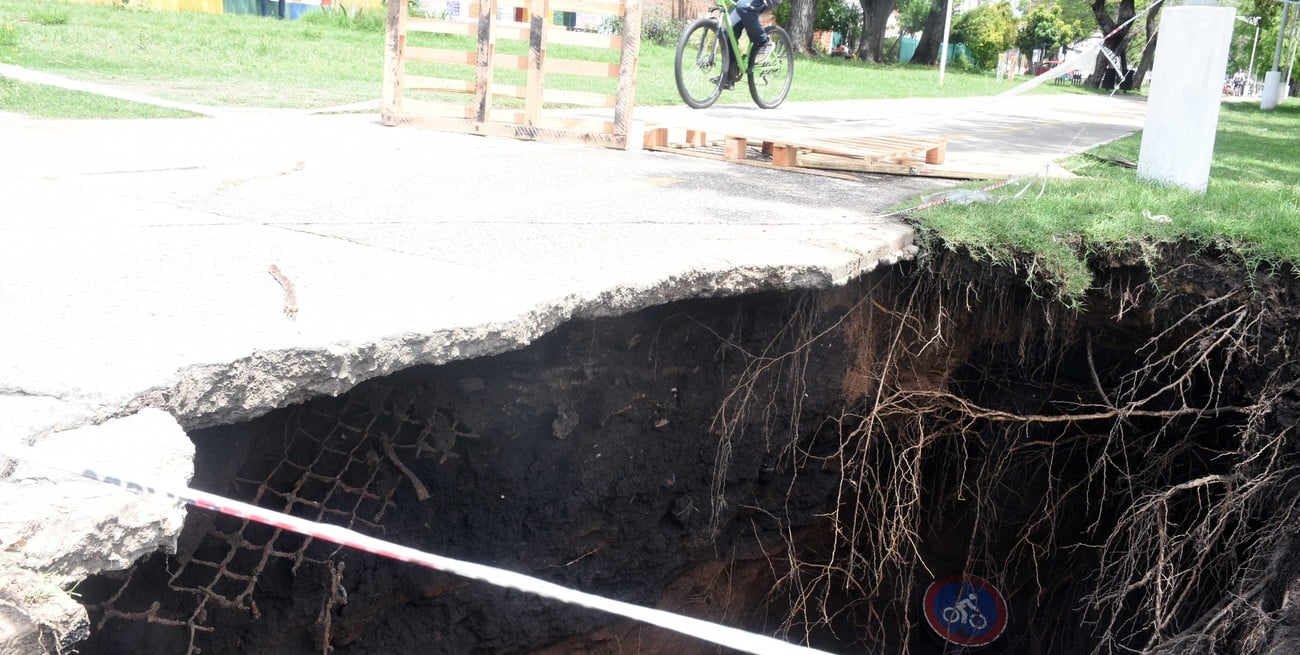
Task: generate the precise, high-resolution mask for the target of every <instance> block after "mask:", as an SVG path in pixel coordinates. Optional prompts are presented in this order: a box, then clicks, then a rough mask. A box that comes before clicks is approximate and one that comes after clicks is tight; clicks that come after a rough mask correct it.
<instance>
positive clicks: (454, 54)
mask: <svg viewBox="0 0 1300 655" xmlns="http://www.w3.org/2000/svg"><path fill="white" fill-rule="evenodd" d="M405 53H406V60H407V61H428V62H433V63H435V64H465V65H468V66H473V65H474V63H475V61H476V60H477V59H478V53H476V52H470V51H468V50H438V49H436V48H423V47H420V46H413V45H408V46H406V50H405Z"/></svg>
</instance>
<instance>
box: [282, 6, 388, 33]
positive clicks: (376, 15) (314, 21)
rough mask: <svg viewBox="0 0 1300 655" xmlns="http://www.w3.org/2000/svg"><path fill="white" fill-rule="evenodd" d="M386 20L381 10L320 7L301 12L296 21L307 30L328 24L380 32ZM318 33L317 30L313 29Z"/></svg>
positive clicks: (361, 30)
mask: <svg viewBox="0 0 1300 655" xmlns="http://www.w3.org/2000/svg"><path fill="white" fill-rule="evenodd" d="M386 22H387V15H386V14H385V12H383V11H378V10H367V9H348V8H346V7H322V8H320V9H313V10H311V11H308V12H305V13H303V15H302V16H300V17H299V18H298V23H299V24H301V25H303V26H304V27H306V28H309V29H308V30H304V33H309V32H311V31H313V30H311V29H310V28H319V27H322V26H327V25H328V26H330V27H335V28H342V29H348V30H357V31H359V32H380V33H382V32H383V31H384V27H385V24H386ZM315 34H316V35H319V30H315Z"/></svg>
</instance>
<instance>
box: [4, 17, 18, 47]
mask: <svg viewBox="0 0 1300 655" xmlns="http://www.w3.org/2000/svg"><path fill="white" fill-rule="evenodd" d="M0 48H13V49H17V48H18V27H17V26H16V25H14V24H13V23H10V22H9V21H0Z"/></svg>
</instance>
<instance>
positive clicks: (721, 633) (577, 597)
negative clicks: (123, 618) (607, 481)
mask: <svg viewBox="0 0 1300 655" xmlns="http://www.w3.org/2000/svg"><path fill="white" fill-rule="evenodd" d="M0 457H7V458H10V459H14V460H19V461H24V462H28V463H31V464H37V465H39V466H42V467H45V468H49V469H53V470H57V471H62V472H65V473H70V474H73V475H79V476H81V477H84V478H88V479H90V480H95V481H97V482H103V483H105V484H111V485H114V486H117V487H121V488H123V489H126V490H128V491H132V492H135V493H137V494H141V495H145V496H152V497H157V498H166V499H169V500H172V501H178V502H181V503H184V504H186V505H191V506H193V507H198V508H201V509H206V510H211V511H215V512H219V513H221V514H225V515H227V516H232V517H236V518H240V519H245V520H249V521H255V522H257V523H262V524H264V525H268V526H271V527H275V528H280V529H282V530H289V531H292V532H296V533H298V534H302V535H305V536H309V537H314V538H317V539H322V540H324V541H328V542H331V543H335V544H339V545H341V546H347V547H350V548H355V549H357V550H362V551H365V552H368V553H373V554H375V555H379V556H380V557H385V558H388V559H393V560H397V561H400V562H409V563H411V564H417V565H420V566H423V567H425V568H429V569H434V570H437V571H444V572H447V573H452V574H455V575H459V576H461V577H465V578H470V579H473V580H480V581H482V582H487V583H489V584H492V585H495V586H498V587H506V588H510V589H517V590H519V591H523V592H526V593H531V594H535V595H538V596H542V597H543V598H550V599H552V600H558V601H561V602H564V603H568V604H571V605H580V606H583V607H588V608H591V609H595V610H600V611H602V612H608V613H610V614H616V615H618V616H622V617H624V618H629V619H633V620H636V621H641V622H644V623H649V624H651V625H656V626H659V627H661V628H665V629H667V630H672V631H674V632H678V633H681V634H684V635H688V636H691V637H695V638H697V639H701V640H704V641H708V642H712V643H715V644H718V645H721V646H726V647H727V648H732V649H736V650H741V651H744V652H746V653H752V654H753V655H830V653H827V652H826V651H821V650H816V649H813V648H808V647H805V646H798V645H795V644H790V643H787V642H784V641H781V640H779V639H775V638H773V637H768V636H766V635H760V634H756V633H752V632H746V631H744V630H740V629H738V628H732V627H728V626H724V625H719V624H717V623H712V622H709V621H704V620H702V619H695V618H691V617H688V616H682V615H680V614H674V613H672V612H667V611H664V610H658V609H652V608H648V607H642V606H640V605H633V604H631V603H626V602H623V601H618V600H613V599H610V598H605V597H603V596H597V595H595V594H590V593H587V592H583V591H577V590H575V589H570V588H568V587H564V586H561V585H558V584H555V583H553V582H547V581H545V580H541V579H539V578H535V577H532V576H529V575H524V574H522V573H516V572H514V571H507V570H505V569H499V568H494V567H491V566H485V565H483V564H475V563H473V562H466V561H463V560H457V559H452V558H449V557H443V556H441V555H435V554H432V553H426V552H423V551H420V550H417V549H415V548H410V547H408V546H402V545H400V544H395V543H392V542H388V541H384V540H382V539H377V538H375V537H371V536H369V535H365V534H362V533H360V532H356V531H354V530H349V529H347V528H344V527H342V526H337V525H331V524H328V523H318V522H315V521H309V520H307V519H302V518H299V517H296V516H291V515H288V514H283V513H281V512H276V511H272V510H269V509H266V508H264V507H258V506H257V505H251V504H249V503H244V502H241V501H238V500H233V499H230V498H226V497H224V496H219V495H217V494H212V493H208V492H205V491H199V490H198V489H193V488H190V487H173V486H171V485H166V484H160V483H154V482H151V481H146V480H142V479H137V478H133V477H127V476H117V475H114V474H112V473H105V472H100V471H97V470H95V469H92V468H83V469H81V470H76V469H75V468H73V467H71V466H68V465H66V464H63V463H62V462H59V461H55V460H54V459H53V458H50V457H47V456H46V455H45V454H43V453H41V452H40V451H38V450H36V449H33V448H30V447H27V446H20V445H12V444H11V445H0Z"/></svg>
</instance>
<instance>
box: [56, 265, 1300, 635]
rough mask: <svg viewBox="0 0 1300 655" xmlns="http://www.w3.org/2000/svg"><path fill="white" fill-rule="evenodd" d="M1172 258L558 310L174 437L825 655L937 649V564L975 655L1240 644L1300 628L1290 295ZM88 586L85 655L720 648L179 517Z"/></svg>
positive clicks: (301, 488) (390, 530)
mask: <svg viewBox="0 0 1300 655" xmlns="http://www.w3.org/2000/svg"><path fill="white" fill-rule="evenodd" d="M1166 261H1170V262H1172V263H1171V264H1170V266H1169V267H1168V269H1167V270H1162V271H1154V272H1153V271H1149V270H1146V269H1145V268H1143V267H1141V266H1140V265H1138V264H1136V263H1131V262H1130V263H1127V264H1126V263H1124V262H1121V261H1115V262H1107V263H1104V264H1099V266H1103V267H1104V270H1102V271H1101V276H1102V277H1101V284H1100V285H1099V288H1098V290H1097V291H1096V292H1095V293H1094V294H1093V295H1092V296H1091V297H1090V298H1089V301H1088V308H1089V309H1088V310H1087V311H1086V312H1085V313H1082V314H1074V313H1070V312H1069V311H1067V310H1065V309H1063V308H1062V307H1060V306H1058V305H1055V304H1053V303H1051V302H1048V301H1043V300H1040V299H1037V298H1035V297H1034V296H1033V294H1031V293H1030V291H1029V290H1028V289H1027V288H1026V287H1025V285H1024V283H1023V281H1022V280H1020V279H1019V278H1018V277H1016V276H1015V275H1014V274H1012V273H1011V272H1010V271H1005V270H992V271H990V270H987V269H985V268H983V267H981V266H980V265H977V264H975V263H973V262H971V261H970V260H968V259H966V258H964V257H962V256H961V255H958V254H952V255H945V256H942V257H940V258H939V259H936V260H933V261H930V262H927V263H926V264H925V266H924V267H918V266H916V265H907V266H900V267H896V268H895V269H893V270H890V271H884V272H878V273H877V274H873V275H871V276H868V277H867V278H865V279H862V280H859V281H858V282H856V283H854V284H852V285H850V286H849V287H847V288H843V289H836V290H832V291H829V292H825V293H808V294H775V293H767V294H755V295H750V296H745V297H740V298H733V299H723V300H697V301H691V302H683V303H676V304H673V305H669V306H662V307H655V308H651V309H647V310H644V311H641V312H638V313H636V314H633V315H629V316H624V317H619V318H611V319H601V320H595V321H574V322H572V323H569V324H567V325H565V326H563V327H562V328H560V329H558V330H556V331H555V332H554V333H552V334H550V335H548V336H546V337H545V338H543V339H541V340H539V341H538V342H536V343H535V344H533V345H531V346H529V347H528V348H525V349H523V350H519V351H516V352H512V353H507V354H503V355H499V356H495V357H489V358H481V359H474V360H469V361H462V362H457V363H453V364H449V365H445V366H438V367H420V368H414V369H410V370H406V371H402V372H400V373H398V374H395V375H392V376H388V377H385V378H381V379H376V380H372V381H370V382H367V383H365V384H362V385H360V386H359V387H357V388H356V389H354V390H352V391H351V392H349V393H348V394H345V395H344V396H341V397H338V398H318V399H316V400H313V401H311V402H309V403H307V404H305V405H303V406H297V407H290V408H286V409H283V410H279V411H276V412H273V413H272V414H269V415H267V416H264V417H262V418H259V419H257V420H255V421H252V422H250V423H246V424H241V425H234V426H225V427H220V428H213V429H207V430H201V431H197V432H195V433H194V434H193V435H192V437H193V439H194V441H195V444H196V445H197V447H198V459H197V468H198V474H197V476H196V479H195V482H194V485H195V486H196V487H199V488H203V489H207V490H211V491H216V492H220V493H224V494H228V495H230V496H232V497H236V498H240V499H243V500H248V501H253V502H257V503H259V504H261V505H264V506H268V507H274V508H276V509H282V510H285V511H289V512H291V513H294V514H296V515H299V516H305V517H309V518H313V519H319V520H323V521H328V522H332V523H338V524H343V525H349V526H350V527H353V528H355V529H357V530H359V531H362V532H366V533H369V534H374V535H376V536H380V537H382V538H385V539H388V540H391V541H394V542H398V543H401V544H405V545H409V546H414V547H417V548H420V549H424V550H427V551H431V552H434V553H438V554H441V555H446V556H451V557H456V558H461V559H466V560H471V561H474V562H480V563H484V564H490V565H496V566H502V567H505V568H508V569H512V570H516V571H521V572H525V573H528V574H531V575H535V576H538V577H541V578H544V579H547V580H551V581H554V582H557V583H560V584H564V585H568V586H571V587H574V588H577V589H581V590H584V591H590V592H594V593H598V594H602V595H607V596H611V597H614V598H618V599H621V600H626V601H630V602H634V603H638V604H644V605H652V606H658V607H663V608H666V609H671V610H674V611H681V612H684V613H687V614H690V615H693V616H698V617H702V618H709V619H713V620H718V621H721V622H724V623H726V624H728V625H734V626H738V627H743V628H747V629H752V630H756V631H762V632H766V633H769V634H779V635H781V636H783V637H785V638H788V639H790V640H805V639H806V640H807V641H808V642H810V643H811V644H812V645H814V646H817V647H820V648H824V649H827V650H831V651H835V652H860V651H863V650H864V649H865V650H869V651H871V652H891V653H901V652H907V653H913V654H917V655H928V654H932V653H933V654H937V653H942V652H957V651H956V650H954V647H951V646H947V647H945V645H944V642H942V641H940V640H939V639H938V638H937V637H936V636H935V635H934V634H933V632H932V631H931V630H930V629H929V628H928V627H927V626H926V625H925V622H924V620H923V619H922V618H921V615H920V605H921V596H922V594H923V593H924V590H925V587H926V586H927V585H928V584H929V583H930V581H931V580H933V579H935V578H939V577H944V576H947V575H951V574H954V573H962V572H965V573H971V574H977V575H981V576H983V577H985V578H988V579H990V580H992V581H994V582H995V583H996V584H997V585H999V587H1000V588H1001V590H1002V593H1003V594H1004V595H1005V596H1006V597H1007V601H1008V606H1009V615H1010V616H1009V621H1008V626H1007V628H1006V632H1005V634H1003V636H1002V637H1001V638H1000V639H999V640H997V641H996V642H994V644H993V645H992V646H989V647H987V648H985V649H982V650H983V652H985V653H1003V652H1005V653H1022V652H1023V653H1054V654H1070V653H1080V654H1083V653H1091V652H1094V651H1096V650H1100V651H1101V652H1107V651H1117V650H1118V649H1121V648H1137V649H1142V648H1147V649H1150V650H1153V651H1158V650H1159V649H1160V648H1163V647H1168V648H1169V649H1170V650H1169V652H1206V653H1211V652H1213V653H1219V652H1223V653H1232V652H1242V653H1245V652H1265V651H1264V650H1261V649H1263V648H1265V647H1266V646H1268V645H1273V646H1276V645H1277V644H1279V643H1283V644H1284V645H1285V643H1287V642H1285V639H1286V636H1285V635H1286V634H1288V633H1287V632H1286V630H1289V629H1291V626H1292V625H1294V626H1295V629H1296V630H1300V621H1296V619H1297V618H1300V617H1296V616H1295V614H1296V609H1295V607H1294V606H1293V604H1294V603H1295V602H1297V600H1300V598H1290V600H1288V585H1290V587H1296V585H1295V584H1294V581H1295V580H1296V579H1300V571H1296V570H1295V569H1294V567H1295V564H1294V563H1295V562H1296V561H1300V546H1297V542H1296V540H1295V536H1296V533H1297V530H1296V526H1297V525H1298V522H1300V513H1298V512H1297V501H1296V500H1295V499H1296V498H1297V497H1300V483H1298V482H1297V477H1298V476H1296V475H1294V474H1293V473H1291V469H1290V468H1288V467H1294V466H1300V447H1298V446H1297V435H1296V434H1294V426H1295V425H1296V423H1297V421H1298V420H1300V394H1298V393H1297V390H1296V381H1297V380H1300V364H1297V360H1296V357H1295V354H1294V348H1295V344H1296V343H1297V342H1298V340H1300V320H1298V316H1297V313H1298V310H1300V291H1298V289H1300V287H1298V286H1297V285H1296V284H1295V279H1294V277H1290V276H1289V273H1283V274H1280V275H1279V276H1278V277H1264V276H1257V277H1255V278H1252V279H1246V278H1245V277H1244V276H1243V274H1242V273H1240V272H1239V270H1240V269H1239V268H1238V267H1236V266H1234V265H1228V264H1224V263H1221V262H1219V261H1216V260H1214V259H1209V258H1205V257H1199V258H1197V259H1195V260H1194V261H1193V260H1190V258H1186V260H1185V257H1184V254H1181V253H1169V256H1168V257H1167V258H1166ZM1166 356H1167V357H1166ZM1162 357H1165V359H1162ZM1066 416H1072V417H1076V418H1071V419H1069V420H1065V419H1063V418H1062V417H1066ZM1047 417H1055V418H1047ZM1216 476H1217V477H1216ZM1207 479H1212V480H1213V481H1212V482H1209V483H1197V485H1194V486H1186V485H1188V484H1189V483H1190V482H1193V481H1200V480H1207ZM417 485H418V486H417ZM1184 487H1186V488H1184ZM1161 494H1167V496H1161ZM422 496H425V498H424V499H422V498H421V497H422ZM1152 498H1157V499H1160V498H1163V500H1161V501H1160V502H1157V503H1155V504H1154V505H1153V504H1152V503H1151V500H1152ZM1148 510H1149V511H1148ZM1214 525H1220V526H1229V527H1230V528H1231V529H1225V530H1218V531H1217V532H1216V531H1214V530H1209V531H1207V527H1213V526H1214ZM1153 535H1154V536H1158V537H1159V539H1156V540H1155V541H1151V542H1149V541H1146V539H1148V538H1151V537H1152V536H1153ZM1160 544H1163V546H1160ZM1161 548H1164V549H1165V550H1161ZM1151 550H1155V551H1158V552H1156V553H1154V554H1153V553H1151V552H1149V551H1151ZM1278 553H1281V556H1278V555H1277V554H1278ZM1270 566H1271V568H1270ZM1149 572H1154V573H1153V574H1152V575H1148V573H1149ZM1159 576H1168V578H1169V579H1168V580H1165V581H1164V582H1161V583H1159V584H1155V583H1152V582H1151V579H1152V578H1159ZM1144 578H1145V579H1144ZM1116 590H1118V591H1116ZM78 591H79V592H80V593H81V594H82V596H81V597H82V600H83V602H85V603H86V604H87V606H88V607H89V608H90V610H91V618H92V625H93V626H94V629H93V630H92V635H91V637H90V638H89V639H88V640H87V641H86V642H84V643H83V644H81V646H80V652H82V653H124V652H135V653H182V654H183V653H186V652H187V651H189V652H202V653H207V654H209V655H210V654H214V653H277V654H278V653H284V654H292V653H326V652H332V653H336V654H345V653H368V654H378V653H411V652H438V653H557V654H558V653H593V654H594V653H624V652H632V653H675V654H689V653H716V652H719V649H717V648H716V647H714V646H711V645H708V644H704V643H702V642H698V641H694V640H692V639H690V638H687V637H682V636H679V635H675V634H672V633H668V632H665V631H662V630H659V629H656V628H651V627H645V626H640V625H637V624H633V623H630V622H627V621H623V620H620V619H617V618H614V617H610V616H607V615H603V614H600V613H596V612H594V611H589V610H583V609H577V608H571V607H566V606H563V605H560V604H558V603H555V602H552V601H547V600H542V599H540V598H536V597H533V596H529V595H526V594H523V593H520V592H515V591H506V590H500V589H496V588H492V587H489V586H487V585H485V584H481V583H477V582H468V581H465V580H461V579H458V578H455V577H451V576H448V575H446V574H441V573H436V572H431V571H427V570H423V569H419V568H416V567H414V566H411V565H406V564H401V563H395V562H392V561H388V560H383V559H380V558H378V557H375V556H371V555H368V554H365V553H359V552H355V551H350V550H345V549H344V550H341V549H338V548H336V547H333V546H330V545H328V544H323V543H319V542H316V543H313V542H309V541H306V540H303V539H300V538H297V537H295V536H293V535H288V534H278V533H275V532H274V531H272V530H270V529H263V528H260V527H258V526H255V525H247V524H244V523H243V522H240V521H235V520H229V519H225V518H216V517H212V516H206V515H202V514H199V513H193V514H192V515H191V520H190V522H189V524H188V526H187V528H186V531H185V533H184V535H183V536H182V542H181V548H180V552H179V553H178V554H177V555H174V556H165V555H163V554H158V555H155V556H153V557H152V558H150V559H148V560H146V561H144V562H142V563H140V564H139V565H137V566H136V567H134V568H133V569H132V570H131V571H130V572H126V573H123V574H119V575H111V576H96V577H94V578H91V579H90V580H87V581H86V582H85V583H83V584H82V585H81V586H80V587H79V589H78ZM1292 594H1293V595H1296V596H1300V593H1297V592H1294V591H1293V592H1292ZM1233 598H1244V599H1245V602H1241V603H1235V604H1234V603H1233V601H1232V600H1231V599H1233ZM155 603H156V605H155ZM1220 615H1222V616H1220ZM1215 617H1218V618H1215ZM1279 640H1281V641H1279ZM1278 652H1282V651H1278ZM1286 652H1294V651H1290V650H1288V651H1286Z"/></svg>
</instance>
